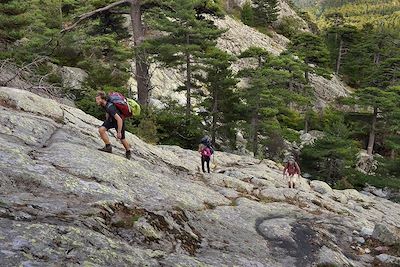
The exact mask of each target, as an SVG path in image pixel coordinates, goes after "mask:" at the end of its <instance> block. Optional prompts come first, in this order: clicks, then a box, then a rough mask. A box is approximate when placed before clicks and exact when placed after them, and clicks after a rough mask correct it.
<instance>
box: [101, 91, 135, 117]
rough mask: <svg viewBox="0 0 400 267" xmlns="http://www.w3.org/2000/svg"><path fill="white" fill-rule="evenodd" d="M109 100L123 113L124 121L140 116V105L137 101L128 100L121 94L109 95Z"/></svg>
mask: <svg viewBox="0 0 400 267" xmlns="http://www.w3.org/2000/svg"><path fill="white" fill-rule="evenodd" d="M108 100H109V101H110V102H111V103H113V104H114V105H115V106H116V107H117V109H118V110H119V111H120V112H121V115H122V117H123V119H125V118H129V117H132V116H139V115H140V105H139V104H138V103H137V102H136V101H135V100H133V99H131V98H126V97H125V96H124V95H123V94H121V93H118V92H113V93H109V94H108Z"/></svg>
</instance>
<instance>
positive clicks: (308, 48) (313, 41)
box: [289, 33, 330, 81]
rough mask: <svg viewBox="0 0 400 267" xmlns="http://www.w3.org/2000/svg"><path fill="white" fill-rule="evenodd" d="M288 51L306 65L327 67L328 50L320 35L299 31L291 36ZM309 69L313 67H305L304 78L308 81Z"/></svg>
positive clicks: (311, 69)
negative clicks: (299, 32) (293, 36)
mask: <svg viewBox="0 0 400 267" xmlns="http://www.w3.org/2000/svg"><path fill="white" fill-rule="evenodd" d="M289 52H292V53H294V54H295V55H297V56H299V57H300V58H301V59H302V60H303V61H304V62H305V63H306V64H307V65H309V64H313V65H316V67H320V68H322V69H327V68H328V67H329V57H330V55H329V50H328V47H327V46H326V44H325V43H324V41H323V40H322V38H321V37H319V36H317V35H314V34H312V33H301V34H298V35H297V36H296V37H295V38H293V40H292V42H291V43H290V45H289ZM309 71H313V68H309V67H307V68H306V71H305V78H306V80H307V81H308V80H309V77H308V74H309Z"/></svg>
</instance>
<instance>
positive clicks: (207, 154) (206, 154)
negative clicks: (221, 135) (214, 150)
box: [200, 147, 211, 158]
mask: <svg viewBox="0 0 400 267" xmlns="http://www.w3.org/2000/svg"><path fill="white" fill-rule="evenodd" d="M200 154H201V155H202V156H203V157H208V158H209V157H211V150H210V149H209V148H208V147H205V148H204V149H203V150H201V151H200Z"/></svg>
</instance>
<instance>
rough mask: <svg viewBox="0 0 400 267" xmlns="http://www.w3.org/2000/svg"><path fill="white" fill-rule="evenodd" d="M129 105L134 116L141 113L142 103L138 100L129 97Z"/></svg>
mask: <svg viewBox="0 0 400 267" xmlns="http://www.w3.org/2000/svg"><path fill="white" fill-rule="evenodd" d="M126 101H127V102H128V106H129V108H130V110H131V113H132V116H134V117H136V116H139V115H140V105H139V103H138V102H136V101H135V100H133V99H132V98H127V99H126Z"/></svg>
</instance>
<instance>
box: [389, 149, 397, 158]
mask: <svg viewBox="0 0 400 267" xmlns="http://www.w3.org/2000/svg"><path fill="white" fill-rule="evenodd" d="M390 159H391V160H395V159H396V151H395V150H394V149H392V150H391V151H390Z"/></svg>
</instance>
